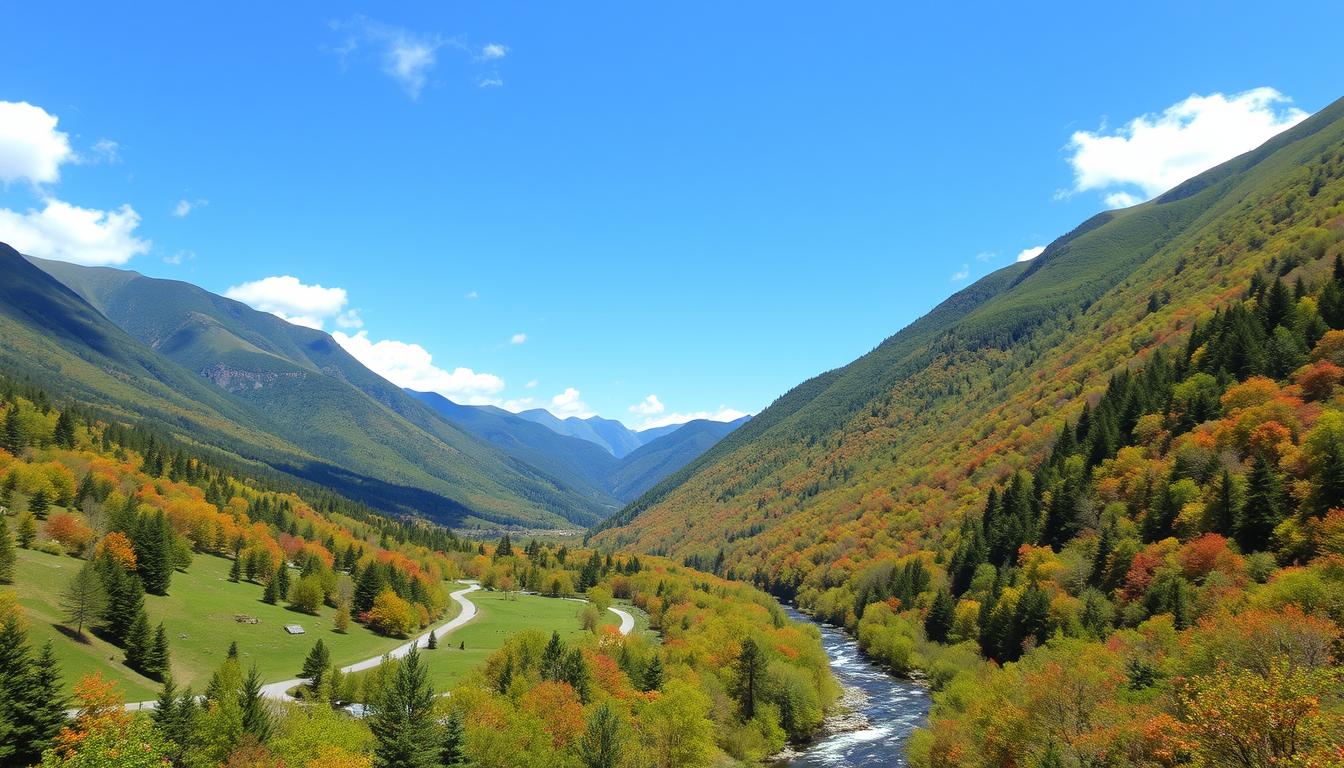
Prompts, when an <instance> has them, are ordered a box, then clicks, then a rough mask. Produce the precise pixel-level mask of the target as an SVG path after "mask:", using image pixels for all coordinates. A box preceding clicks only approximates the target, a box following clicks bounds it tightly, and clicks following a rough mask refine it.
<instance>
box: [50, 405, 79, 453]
mask: <svg viewBox="0 0 1344 768" xmlns="http://www.w3.org/2000/svg"><path fill="white" fill-rule="evenodd" d="M51 439H52V442H54V443H55V444H56V447H57V448H65V449H67V450H69V449H71V448H74V447H75V420H74V417H72V416H71V415H70V410H69V409H68V408H67V409H66V410H64V411H61V415H60V416H57V417H56V429H55V431H54V432H53V433H52V438H51Z"/></svg>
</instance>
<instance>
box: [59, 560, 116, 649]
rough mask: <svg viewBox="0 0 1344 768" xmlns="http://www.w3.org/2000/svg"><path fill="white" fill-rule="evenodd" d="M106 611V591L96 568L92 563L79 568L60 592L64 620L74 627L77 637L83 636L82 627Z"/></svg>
mask: <svg viewBox="0 0 1344 768" xmlns="http://www.w3.org/2000/svg"><path fill="white" fill-rule="evenodd" d="M106 609H107V591H106V590H105V589H104V587H103V580H102V577H100V576H99V575H98V567H97V566H96V565H95V564H94V563H92V562H86V563H84V565H82V566H80V569H79V570H78V571H75V575H74V576H73V577H71V579H70V583H69V584H67V585H66V587H65V589H64V590H63V591H62V592H61V611H62V612H63V613H64V614H65V620H66V622H67V623H69V624H73V625H74V627H75V635H76V636H77V637H83V636H84V627H85V626H86V625H88V624H92V623H93V622H94V621H95V620H96V619H97V618H98V617H99V616H102V615H103V612H104V611H105V610H106Z"/></svg>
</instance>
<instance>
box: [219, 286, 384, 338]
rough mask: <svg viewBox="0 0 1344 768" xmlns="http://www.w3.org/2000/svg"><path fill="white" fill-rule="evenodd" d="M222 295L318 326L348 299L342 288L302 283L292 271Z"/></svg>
mask: <svg viewBox="0 0 1344 768" xmlns="http://www.w3.org/2000/svg"><path fill="white" fill-rule="evenodd" d="M224 295H225V296H228V297H229V298H230V299H234V300H236V301H241V302H243V303H244V304H248V305H251V306H252V308H253V309H258V310H261V311H262V312H270V313H271V314H273V315H275V316H276V317H279V318H281V319H283V320H287V321H289V322H291V323H294V324H295V325H303V326H307V327H309V328H318V329H320V328H322V324H323V323H324V322H325V321H326V320H327V319H328V318H333V317H336V316H337V315H339V314H340V313H341V312H342V311H343V310H344V309H345V305H346V302H347V300H348V299H347V297H346V293H345V289H344V288H324V287H322V286H320V285H305V284H304V283H303V282H301V281H300V280H299V279H298V278H297V277H293V276H291V275H276V276H272V277H264V278H262V279H260V280H253V281H251V282H248V283H242V284H240V285H235V286H233V287H231V288H229V289H228V290H227V291H225V292H224ZM356 317H357V316H356ZM343 327H350V326H343Z"/></svg>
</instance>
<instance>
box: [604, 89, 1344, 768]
mask: <svg viewBox="0 0 1344 768" xmlns="http://www.w3.org/2000/svg"><path fill="white" fill-rule="evenodd" d="M1341 116H1344V102H1337V103H1335V104H1334V105H1332V106H1330V107H1329V108H1327V109H1325V110H1323V111H1322V112H1320V113H1318V114H1317V115H1315V116H1313V117H1312V118H1310V119H1309V120H1307V121H1306V122H1304V123H1302V124H1300V125H1299V126H1298V127H1296V128H1294V129H1292V130H1290V131H1288V132H1286V133H1285V134H1282V135H1281V136H1279V137H1277V138H1275V139H1273V140H1271V141H1270V142H1269V143H1268V144H1266V145H1265V146H1264V147H1262V148H1260V149H1258V150H1256V151H1253V152H1251V153H1248V154H1246V155H1243V156H1241V157H1238V158H1236V159H1234V160H1232V161H1229V162H1228V163H1225V164H1224V165H1222V166H1219V167H1217V168H1215V169H1213V170H1211V171H1209V172H1207V173H1205V174H1202V175H1200V176H1198V177H1195V178H1194V179H1191V180H1190V181H1187V182H1185V183H1184V184H1182V185H1180V186H1178V187H1177V188H1175V189H1173V190H1172V191H1170V192H1168V193H1167V194H1165V195H1162V196H1160V197H1158V198H1156V199H1155V200H1153V201H1151V202H1149V203H1145V204H1143V205H1140V206H1136V207H1134V208H1130V209H1126V210H1121V211H1113V212H1109V213H1106V214H1102V215H1100V216H1097V217H1095V218H1094V219H1092V220H1090V221H1088V222H1087V223H1085V224H1083V225H1082V226H1080V227H1079V228H1078V229H1076V230H1075V231H1074V232H1072V233H1070V234H1069V235H1067V236H1065V237H1064V238H1061V239H1060V240H1058V241H1056V242H1055V243H1053V244H1052V245H1051V246H1050V247H1048V248H1047V249H1046V251H1045V253H1044V254H1042V255H1041V256H1039V257H1038V258H1037V259H1036V260H1034V261H1032V262H1030V263H1028V264H1025V265H1022V264H1019V265H1015V266H1013V267H1010V268H1009V269H1006V270H1002V271H1000V272H998V273H996V274H994V275H991V276H990V277H988V278H986V279H985V280H982V281H981V282H980V283H978V284H977V285H975V286H972V287H971V288H969V289H967V290H966V291H963V292H962V293H960V294H958V295H957V296H954V297H953V298H952V299H950V300H949V301H948V302H945V303H944V304H943V305H942V306H940V307H939V308H938V309H936V310H935V311H934V312H932V313H930V315H928V316H927V317H925V318H923V319H922V320H920V321H919V322H917V323H915V324H913V325H912V326H910V328H907V329H906V330H904V331H902V332H901V333H899V334H897V335H896V336H894V337H892V338H891V339H889V340H888V341H886V342H884V343H883V344H882V345H881V346H880V347H878V349H876V350H875V351H874V352H872V353H870V354H869V355H868V356H865V357H864V358H862V359H860V360H859V361H856V362H855V363H853V364H851V365H850V366H848V367H846V368H843V369H839V370H837V371H832V372H830V373H827V374H825V375H823V376H821V377H818V378H817V379H814V380H813V381H810V382H808V383H806V384H804V385H802V386H800V387H798V388H797V389H795V390H794V391H793V392H790V393H789V394H788V395H785V396H784V397H783V398H781V400H780V401H779V402H778V403H776V404H775V405H773V406H772V407H771V408H770V409H767V410H766V411H765V412H764V413H762V414H761V415H760V416H759V417H757V418H756V419H754V420H753V421H752V422H751V423H749V424H748V425H747V426H745V427H744V428H743V429H741V430H739V431H738V432H737V433H735V434H734V435H733V436H731V437H730V438H728V439H727V440H725V441H724V442H723V443H722V444H721V445H720V446H718V447H717V448H715V449H714V450H711V451H710V452H709V453H707V454H706V455H705V456H704V457H702V458H701V459H700V460H699V461H698V462H696V463H694V464H692V465H691V466H690V467H688V468H687V470H686V471H684V472H683V473H682V474H681V475H680V476H677V477H674V478H672V479H669V481H667V482H665V483H663V484H662V485H660V486H659V487H657V488H655V489H654V490H653V491H652V492H651V493H650V494H648V495H647V496H646V497H645V498H644V499H642V500H641V501H640V502H638V503H636V504H635V505H632V507H631V508H629V509H628V510H627V511H626V512H625V513H623V514H622V515H621V516H620V517H619V518H618V519H616V520H614V521H613V527H611V528H610V529H608V530H604V531H600V532H598V533H597V534H596V536H595V540H596V541H597V542H600V543H602V544H618V545H623V546H633V547H638V548H641V549H644V550H647V551H653V552H660V553H666V554H671V555H674V556H677V557H681V558H683V559H684V560H685V561H686V562H688V563H692V564H701V565H703V566H705V567H710V568H713V569H715V570H718V571H720V572H722V573H725V574H727V575H730V576H733V577H736V578H741V579H750V580H754V581H756V582H757V583H758V584H760V585H762V586H764V587H766V588H768V589H770V590H772V591H774V592H775V593H777V594H779V595H781V596H785V597H790V598H796V599H797V600H798V602H799V603H800V604H801V605H802V606H804V607H806V608H809V609H811V610H813V611H815V612H816V613H818V614H819V615H820V616H821V617H823V618H826V619H828V620H830V621H834V622H836V623H839V624H843V625H845V626H847V627H849V628H850V629H852V630H854V631H856V632H857V633H858V636H859V640H860V643H861V645H862V646H863V647H864V648H865V649H866V650H867V652H869V653H870V654H872V655H873V656H874V657H876V658H879V659H882V660H883V661H885V662H887V663H888V664H889V665H890V666H891V667H892V668H893V669H895V670H896V671H898V672H908V671H910V670H912V669H914V668H916V667H922V668H924V669H926V670H927V671H929V672H930V673H931V674H932V675H933V682H934V685H935V687H936V688H937V689H938V690H939V693H938V695H937V697H936V707H935V710H934V713H933V720H932V725H931V729H930V730H929V731H927V732H925V733H924V734H922V736H921V738H920V739H918V740H917V741H916V743H915V746H914V753H913V757H914V759H915V762H916V763H917V764H920V765H938V766H954V765H955V766H967V765H970V766H999V765H1050V766H1055V765H1101V764H1105V765H1229V764H1239V765H1270V764H1294V765H1327V764H1338V762H1339V760H1340V759H1341V755H1344V753H1342V752H1340V749H1341V744H1344V741H1342V740H1341V719H1340V711H1341V710H1340V707H1341V702H1340V700H1339V696H1338V693H1339V687H1338V685H1339V682H1338V680H1337V675H1336V670H1335V668H1334V667H1333V666H1332V663H1331V659H1332V658H1333V655H1334V653H1335V652H1336V651H1337V649H1338V642H1339V637H1340V622H1341V620H1344V610H1342V609H1341V606H1344V569H1342V568H1341V557H1344V544H1341V541H1340V537H1339V535H1338V531H1336V529H1337V528H1339V525H1340V521H1341V519H1344V457H1341V444H1342V443H1344V397H1342V396H1341V392H1340V389H1339V384H1340V383H1341V366H1344V353H1341V349H1344V306H1342V305H1341V296H1344V263H1341V255H1342V254H1344V246H1342V245H1341V243H1342V242H1344V119H1341ZM982 657H983V658H987V659H989V660H991V663H989V664H984V663H981V662H979V661H977V659H980V658H982ZM1000 664H1002V665H1003V666H1002V668H1000V666H999V665H1000Z"/></svg>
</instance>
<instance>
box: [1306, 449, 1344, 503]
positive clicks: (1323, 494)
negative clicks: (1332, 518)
mask: <svg viewBox="0 0 1344 768" xmlns="http://www.w3.org/2000/svg"><path fill="white" fill-rule="evenodd" d="M1312 506H1313V507H1314V509H1313V511H1314V512H1315V513H1316V516H1317V517H1325V515H1326V513H1327V512H1329V511H1330V510H1332V509H1338V508H1340V507H1344V447H1341V446H1340V444H1339V443H1338V442H1332V443H1331V445H1330V447H1329V448H1327V449H1326V453H1325V457H1324V461H1323V462H1322V465H1321V470H1320V473H1319V474H1318V477H1317V480H1316V487H1315V489H1314V492H1313V493H1312Z"/></svg>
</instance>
